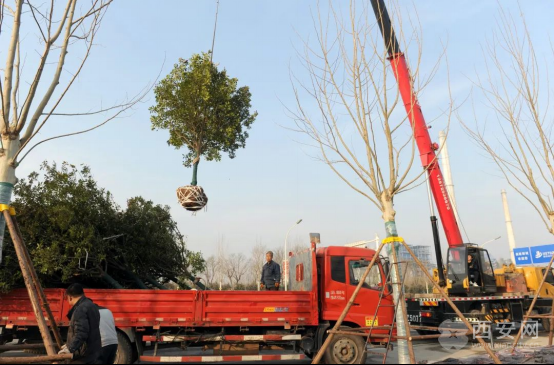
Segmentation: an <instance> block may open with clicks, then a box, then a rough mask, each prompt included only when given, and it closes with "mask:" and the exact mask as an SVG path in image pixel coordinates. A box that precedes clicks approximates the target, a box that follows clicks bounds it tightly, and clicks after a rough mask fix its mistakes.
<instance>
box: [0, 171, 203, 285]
mask: <svg viewBox="0 0 554 365" xmlns="http://www.w3.org/2000/svg"><path fill="white" fill-rule="evenodd" d="M15 194H16V199H15V201H14V202H13V205H14V206H15V208H16V210H17V214H18V216H17V218H18V222H19V225H20V228H21V231H22V234H23V238H24V240H25V243H26V244H27V247H28V248H29V251H30V253H31V257H32V259H33V262H34V264H35V267H36V270H37V272H38V274H39V277H40V279H41V281H42V282H43V285H45V286H46V287H57V286H65V285H67V284H68V283H71V282H73V281H79V282H82V283H85V284H86V285H88V286H92V287H110V286H113V284H114V283H119V285H121V286H122V287H125V288H141V287H150V286H153V285H156V286H159V285H161V284H163V283H167V282H169V281H170V280H173V279H174V278H189V277H190V276H191V275H194V274H195V273H196V272H198V271H201V270H203V267H204V261H203V259H202V257H201V256H200V254H199V253H195V252H191V251H189V250H187V249H186V246H185V242H184V240H183V236H182V235H181V233H180V232H179V231H178V229H177V224H176V222H175V221H174V220H173V219H172V218H171V214H170V211H169V207H167V206H161V205H156V204H154V203H153V202H151V201H147V200H145V199H144V198H142V197H135V198H131V199H129V200H128V202H127V207H126V209H124V210H123V209H121V208H120V207H118V206H117V204H116V203H115V202H114V200H113V197H112V195H111V194H110V192H109V191H107V190H105V189H103V188H101V187H99V186H98V184H97V182H96V181H95V180H94V178H93V176H92V174H91V171H90V169H89V168H88V167H87V166H82V167H80V168H77V167H76V166H74V165H70V164H68V163H63V164H62V165H61V166H58V165H57V164H55V163H54V164H48V163H44V164H43V165H42V167H41V173H38V172H33V173H31V174H30V175H29V176H28V178H27V179H23V180H21V181H20V182H19V183H18V184H17V185H16V187H15ZM7 238H8V236H7ZM8 239H9V238H8ZM4 259H5V261H4V263H3V264H2V266H1V267H0V290H3V291H5V290H9V289H10V288H12V287H14V286H20V285H22V278H21V273H20V269H19V265H18V262H17V257H16V255H15V250H14V248H13V244H12V243H11V242H10V241H8V242H7V244H6V246H5V252H4ZM112 280H113V281H112Z"/></svg>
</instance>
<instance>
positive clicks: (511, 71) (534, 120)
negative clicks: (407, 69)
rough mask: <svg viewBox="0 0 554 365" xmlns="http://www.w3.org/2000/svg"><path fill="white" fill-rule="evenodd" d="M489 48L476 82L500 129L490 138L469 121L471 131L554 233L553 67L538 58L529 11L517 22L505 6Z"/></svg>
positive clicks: (511, 183) (467, 128)
mask: <svg viewBox="0 0 554 365" xmlns="http://www.w3.org/2000/svg"><path fill="white" fill-rule="evenodd" d="M484 53H485V56H486V57H485V60H486V62H487V64H486V73H485V75H484V76H478V77H477V81H476V82H475V84H476V86H477V87H478V88H479V90H480V91H481V92H482V93H483V95H484V96H485V98H486V101H487V103H488V105H489V106H490V107H491V108H492V109H493V111H494V112H495V114H496V120H497V122H498V128H499V133H495V135H496V136H497V138H496V141H494V139H491V138H489V137H487V134H486V129H485V126H483V127H481V128H479V127H476V128H474V129H470V128H469V127H468V126H467V125H466V130H467V131H468V133H469V135H470V136H471V137H472V138H473V140H474V141H475V142H477V144H478V145H479V146H480V147H481V148H482V149H483V150H484V151H486V152H487V153H488V155H489V156H490V157H491V158H492V160H493V161H494V163H495V164H496V166H497V167H498V168H499V169H500V171H501V172H502V174H503V175H504V177H505V178H506V180H507V181H508V183H509V184H510V186H512V187H513V188H514V189H515V190H516V191H517V192H518V193H519V194H520V195H521V196H523V197H524V198H525V199H526V200H527V201H528V202H529V203H530V204H531V205H532V206H533V208H534V209H535V210H536V211H537V212H538V213H539V215H540V217H541V219H542V221H543V222H544V224H545V225H546V228H547V229H548V230H549V231H550V232H551V233H553V234H554V211H553V206H552V201H553V198H554V168H553V161H552V160H553V156H554V153H553V149H552V140H551V134H552V116H551V115H550V111H549V93H550V85H549V78H548V68H547V65H545V66H541V65H540V64H539V62H538V60H537V56H536V54H535V49H534V46H533V42H532V39H531V35H530V33H529V29H528V27H527V23H526V21H525V18H524V16H523V15H522V14H521V15H520V19H519V22H517V21H516V20H514V18H513V17H512V16H511V15H510V14H509V13H507V12H506V11H505V10H504V9H502V8H500V13H499V20H498V30H497V32H496V33H495V34H494V36H493V37H492V39H490V40H489V42H488V43H487V44H486V46H485V47H484ZM553 55H554V51H553Z"/></svg>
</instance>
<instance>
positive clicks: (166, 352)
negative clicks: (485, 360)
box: [0, 333, 548, 364]
mask: <svg viewBox="0 0 554 365" xmlns="http://www.w3.org/2000/svg"><path fill="white" fill-rule="evenodd" d="M511 344H512V342H511V340H509V339H503V340H498V341H496V342H495V349H496V350H498V351H500V350H503V349H506V348H509V347H510V345H511ZM521 344H522V346H523V347H524V348H527V349H529V348H532V347H538V346H546V345H547V344H548V335H547V334H546V333H541V334H540V335H539V337H538V338H531V337H524V338H523V340H522V342H521ZM380 352H384V351H382V350H381V351H380ZM414 352H415V355H416V361H417V362H418V363H421V362H423V363H425V362H427V363H433V362H450V363H453V362H452V361H451V360H454V361H459V359H467V358H468V357H470V356H475V355H482V354H485V350H484V349H483V348H482V347H481V346H480V345H478V344H473V343H471V342H470V343H469V344H468V345H466V347H465V348H463V349H461V350H456V351H454V350H453V351H449V350H446V349H445V348H444V347H443V346H441V344H440V343H439V342H438V341H437V340H425V341H414ZM145 355H152V351H148V352H146V353H145ZM189 355H196V356H199V355H207V353H203V352H202V350H201V349H200V348H198V349H192V350H191V351H190V352H189ZM6 356H17V357H23V356H28V355H26V354H24V353H21V352H11V353H9V354H8V353H4V354H1V355H0V357H6ZM159 356H183V352H182V351H180V350H178V349H163V350H161V351H159ZM449 359H450V360H449ZM382 361H383V358H382V356H379V355H370V356H369V357H368V360H367V362H366V363H367V364H381V363H382ZM282 363H291V364H293V363H298V362H296V361H288V362H282ZM300 363H301V364H309V363H310V360H305V361H302V362H300ZM387 363H388V364H397V363H398V352H397V347H396V346H394V350H393V351H390V352H389V355H388V358H387ZM527 363H532V362H527ZM241 364H242V363H241ZM252 364H263V362H257V363H256V362H252Z"/></svg>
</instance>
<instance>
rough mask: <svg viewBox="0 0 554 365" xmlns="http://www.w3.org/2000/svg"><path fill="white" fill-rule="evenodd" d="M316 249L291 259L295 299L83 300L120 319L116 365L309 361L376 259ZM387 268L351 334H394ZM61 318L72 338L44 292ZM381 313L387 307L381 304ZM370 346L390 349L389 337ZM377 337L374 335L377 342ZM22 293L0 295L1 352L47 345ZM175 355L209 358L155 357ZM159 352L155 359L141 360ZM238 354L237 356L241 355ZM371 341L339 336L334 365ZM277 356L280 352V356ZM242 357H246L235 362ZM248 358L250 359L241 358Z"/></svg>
mask: <svg viewBox="0 0 554 365" xmlns="http://www.w3.org/2000/svg"><path fill="white" fill-rule="evenodd" d="M316 242H319V235H318V234H312V235H311V247H310V248H309V249H306V250H305V251H304V252H298V253H294V254H292V253H291V254H290V258H289V260H290V265H289V267H290V268H291V270H289V289H290V290H289V291H286V292H284V291H279V292H274V291H267V292H265V291H214V290H205V291H197V290H119V289H102V290H86V295H87V296H88V297H89V298H91V299H92V300H93V301H94V302H95V303H97V304H98V305H100V306H103V307H107V308H109V309H110V310H111V311H112V312H113V314H114V317H115V321H116V326H117V330H118V336H119V348H118V357H117V363H131V362H133V361H135V360H136V359H138V358H139V357H140V360H142V361H146V362H204V361H221V362H225V361H260V360H261V361H276V360H300V359H303V358H305V357H311V356H312V355H313V354H315V353H316V352H317V351H318V349H319V348H320V346H321V345H322V343H323V341H324V339H325V336H326V333H327V330H328V329H329V328H330V327H332V326H333V325H334V323H335V321H336V320H337V319H338V318H339V316H340V315H341V313H342V311H343V309H344V307H345V305H346V303H347V301H348V300H349V298H350V296H351V294H352V292H353V291H354V289H355V287H356V285H357V284H358V279H359V278H360V277H361V276H362V273H363V272H364V271H365V269H366V268H367V266H368V265H369V263H370V261H371V260H372V259H373V256H374V254H375V251H374V250H369V249H364V248H352V247H316ZM387 270H388V263H387V262H386V260H384V259H382V260H380V261H379V264H378V265H377V266H375V268H374V270H373V272H372V273H371V274H370V275H369V276H368V278H367V279H366V282H365V283H364V284H363V288H362V290H361V291H360V293H359V295H358V297H357V299H356V302H355V304H354V305H353V307H352V309H351V310H350V312H349V314H348V316H347V317H346V319H345V321H344V324H343V325H344V326H345V327H357V328H359V327H368V326H371V324H373V325H379V326H387V325H392V323H393V318H394V305H393V299H392V295H391V294H392V293H391V292H390V288H389V287H388V285H385V284H386V283H385V278H386V277H387V273H388V272H387ZM45 292H46V295H47V298H48V301H49V304H50V306H51V309H52V312H53V314H54V318H56V321H57V324H58V326H59V327H60V329H61V331H62V336H65V335H66V331H67V326H68V324H69V321H68V319H67V317H66V315H67V312H68V310H69V306H68V304H67V302H66V300H65V294H64V290H63V289H47V290H45ZM378 303H380V304H378ZM372 334H380V335H381V336H379V337H377V336H376V338H370V339H369V342H371V343H373V344H378V345H383V346H387V345H388V344H387V342H388V339H386V338H385V339H384V337H386V336H383V334H387V335H388V334H389V333H388V332H387V331H386V330H385V331H384V330H381V331H378V330H374V331H372ZM372 336H373V335H372ZM40 338H41V337H40V334H39V331H38V327H37V323H36V320H35V317H34V315H33V311H32V308H31V304H30V301H29V297H28V295H27V292H26V291H25V290H14V291H12V292H10V293H7V294H1V295H0V344H1V343H6V342H11V341H13V340H19V343H33V342H41V341H40ZM169 345H173V346H179V347H181V348H182V349H184V350H186V349H187V347H189V346H190V347H193V346H194V347H197V346H203V347H204V349H211V350H213V352H212V353H209V355H207V356H188V355H187V352H186V351H184V352H183V354H182V356H178V357H174V356H173V357H163V356H157V351H158V350H159V348H161V347H166V346H169ZM152 346H154V348H155V351H154V356H144V355H143V353H144V350H145V349H147V348H150V349H151V348H152ZM288 347H290V348H292V349H294V350H295V352H294V353H293V354H290V352H289V355H277V354H276V355H273V354H272V353H273V351H269V352H264V353H269V354H270V355H260V354H259V350H261V349H262V348H263V349H270V350H271V349H275V348H279V349H283V348H288ZM237 350H238V351H237ZM365 350H366V338H363V337H359V336H347V335H337V336H335V338H334V341H333V344H331V346H329V349H328V351H327V353H326V362H327V363H344V364H348V363H359V361H360V360H364V359H365V357H366V352H365ZM275 352H276V351H275ZM237 354H239V355H237ZM244 354H247V355H244Z"/></svg>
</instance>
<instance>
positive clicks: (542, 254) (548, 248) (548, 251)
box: [514, 245, 554, 264]
mask: <svg viewBox="0 0 554 365" xmlns="http://www.w3.org/2000/svg"><path fill="white" fill-rule="evenodd" d="M514 252H515V251H514ZM552 255H554V245H544V246H535V247H531V257H532V259H533V263H534V264H548V263H550V260H551V259H552Z"/></svg>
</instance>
